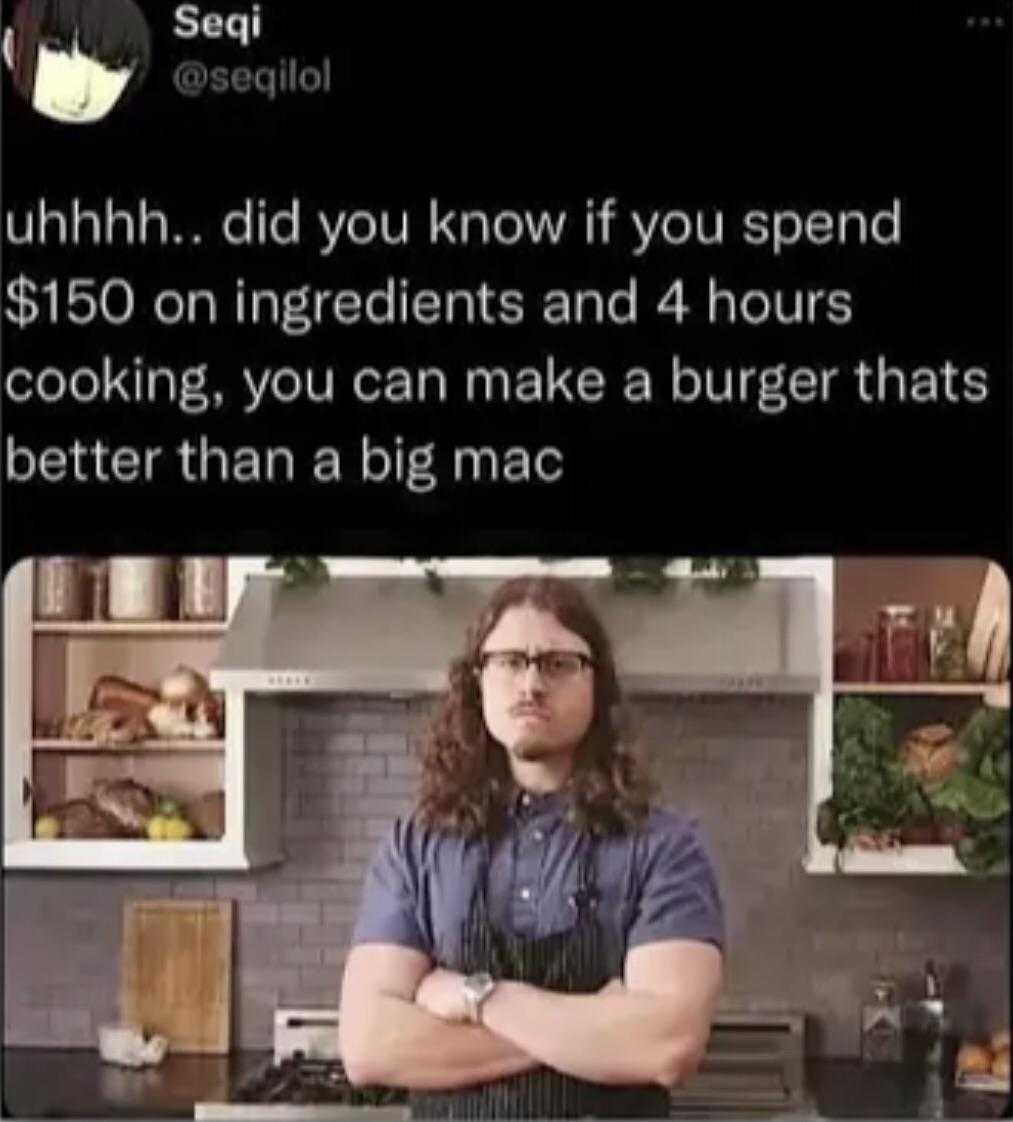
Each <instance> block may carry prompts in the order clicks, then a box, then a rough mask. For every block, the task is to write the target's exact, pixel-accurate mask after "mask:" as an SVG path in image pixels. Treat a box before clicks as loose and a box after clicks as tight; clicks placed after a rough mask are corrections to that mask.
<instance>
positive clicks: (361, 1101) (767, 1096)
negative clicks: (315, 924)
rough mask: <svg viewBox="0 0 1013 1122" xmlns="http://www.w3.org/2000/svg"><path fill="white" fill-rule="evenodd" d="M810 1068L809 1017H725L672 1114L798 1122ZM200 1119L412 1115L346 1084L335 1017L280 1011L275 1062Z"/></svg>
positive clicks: (386, 1094)
mask: <svg viewBox="0 0 1013 1122" xmlns="http://www.w3.org/2000/svg"><path fill="white" fill-rule="evenodd" d="M804 1071H805V1017H804V1015H803V1014H801V1013H756V1012H742V1013H739V1012H729V1011H722V1012H719V1013H717V1014H716V1016H715V1018H714V1021H713V1024H712V1026H711V1036H710V1041H709V1043H708V1046H707V1054H706V1056H705V1057H704V1060H703V1062H702V1063H701V1065H700V1068H699V1070H698V1071H697V1072H696V1074H695V1075H694V1076H693V1078H692V1079H690V1080H689V1082H688V1083H686V1084H685V1085H684V1086H682V1087H679V1088H677V1089H675V1090H673V1092H672V1109H671V1117H672V1118H681V1119H689V1118H698V1119H709V1118H749V1119H758V1120H764V1122H771V1120H773V1119H791V1118H792V1117H793V1116H796V1115H799V1114H803V1113H805V1112H806V1109H807V1097H806V1094H805V1086H804ZM194 1117H195V1118H196V1119H198V1120H206V1122H242V1120H243V1119H253V1118H258V1119H264V1120H265V1122H272V1120H277V1122H288V1120H290V1119H291V1120H292V1122H298V1120H301V1119H304V1120H306V1122H315V1120H319V1122H323V1120H324V1119H332V1120H338V1119H353V1118H363V1119H367V1120H370V1122H387V1120H390V1122H404V1120H405V1119H408V1118H410V1112H409V1107H408V1094H407V1092H406V1091H405V1090H403V1089H400V1088H393V1087H353V1086H352V1085H351V1084H350V1083H349V1081H348V1078H347V1076H346V1075H345V1069H344V1066H343V1065H342V1063H341V1059H340V1057H339V1055H338V1014H337V1012H336V1011H334V1010H329V1009H279V1010H278V1011H277V1012H276V1013H275V1023H274V1056H273V1058H272V1060H271V1061H269V1062H267V1063H264V1064H261V1065H260V1066H259V1067H256V1068H254V1069H253V1071H250V1072H248V1073H247V1074H246V1075H245V1076H244V1077H243V1078H242V1080H241V1081H240V1082H239V1084H238V1085H237V1086H236V1087H235V1088H233V1090H232V1093H231V1095H230V1098H229V1101H228V1102H203V1103H197V1104H196V1107H195V1110H194Z"/></svg>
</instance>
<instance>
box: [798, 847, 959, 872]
mask: <svg viewBox="0 0 1013 1122" xmlns="http://www.w3.org/2000/svg"><path fill="white" fill-rule="evenodd" d="M836 857H837V848H836V846H832V845H818V846H815V847H814V848H813V850H812V852H811V853H810V854H809V856H808V858H807V859H806V861H805V862H804V867H805V871H806V872H807V873H815V874H832V873H844V874H850V875H852V876H855V875H857V876H967V875H968V872H967V870H966V869H965V868H964V866H963V865H961V863H960V862H959V861H958V860H957V855H956V854H955V853H954V852H953V847H952V846H950V845H904V846H900V847H899V848H897V849H890V850H869V849H845V850H844V851H843V852H842V853H841V867H840V868H839V869H838V868H837V865H836Z"/></svg>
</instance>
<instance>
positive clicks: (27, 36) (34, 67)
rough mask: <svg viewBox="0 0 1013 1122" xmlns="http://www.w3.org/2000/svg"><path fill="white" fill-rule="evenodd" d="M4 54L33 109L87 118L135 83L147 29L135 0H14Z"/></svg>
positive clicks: (144, 61)
mask: <svg viewBox="0 0 1013 1122" xmlns="http://www.w3.org/2000/svg"><path fill="white" fill-rule="evenodd" d="M3 55H4V61H5V62H6V63H7V66H8V67H9V68H10V70H11V73H12V74H13V76H14V84H15V86H16V87H17V89H18V91H19V92H20V93H21V94H22V95H23V96H24V98H25V99H26V100H27V101H28V102H29V103H30V104H31V106H32V108H33V109H35V110H36V111H37V112H39V113H41V114H43V116H46V117H50V118H51V119H52V120H54V121H63V122H64V123H67V124H83V125H87V124H92V123H93V122H95V121H99V120H101V119H102V118H103V117H105V116H106V114H108V113H109V112H110V110H111V109H112V108H113V106H115V105H116V104H118V103H122V102H124V101H126V100H127V98H128V97H130V95H131V94H132V93H133V91H134V90H136V89H137V87H138V86H139V85H140V84H141V82H142V81H143V79H144V75H145V73H146V71H147V69H148V63H149V61H150V58H151V33H150V31H149V30H148V25H147V22H146V21H145V19H144V16H143V15H142V14H141V12H140V9H139V8H138V7H137V5H136V4H135V3H134V2H133V0H20V3H19V4H18V6H17V7H16V8H15V10H14V20H13V26H12V27H8V28H7V30H6V31H5V32H4V38H3Z"/></svg>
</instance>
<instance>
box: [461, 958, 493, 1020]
mask: <svg viewBox="0 0 1013 1122" xmlns="http://www.w3.org/2000/svg"><path fill="white" fill-rule="evenodd" d="M495 988H496V982H495V979H494V978H493V976H492V975H491V974H487V973H485V972H484V971H483V972H482V973H481V974H466V975H465V977H464V1003H465V1005H466V1006H467V1008H468V1020H469V1021H471V1022H472V1023H473V1024H476V1025H480V1024H481V1023H482V1002H483V1001H485V999H486V998H487V997H488V996H489V994H491V993H492V991H493V990H494V989H495Z"/></svg>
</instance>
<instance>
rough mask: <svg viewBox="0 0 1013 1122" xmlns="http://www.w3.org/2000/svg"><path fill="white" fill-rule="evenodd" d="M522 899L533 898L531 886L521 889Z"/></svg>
mask: <svg viewBox="0 0 1013 1122" xmlns="http://www.w3.org/2000/svg"><path fill="white" fill-rule="evenodd" d="M521 899H522V900H530V899H531V889H530V888H522V889H521Z"/></svg>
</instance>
